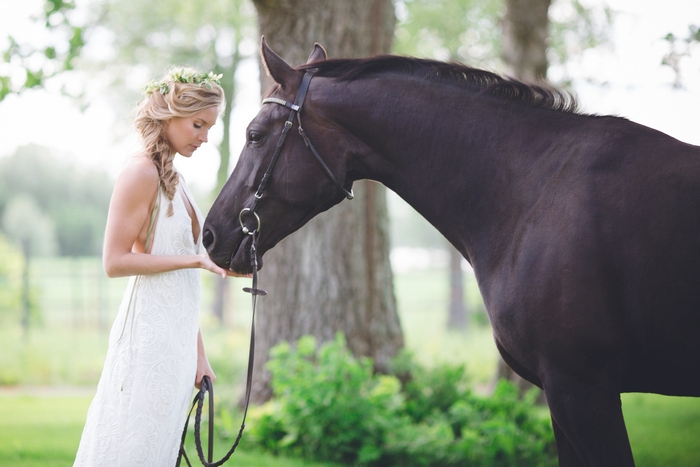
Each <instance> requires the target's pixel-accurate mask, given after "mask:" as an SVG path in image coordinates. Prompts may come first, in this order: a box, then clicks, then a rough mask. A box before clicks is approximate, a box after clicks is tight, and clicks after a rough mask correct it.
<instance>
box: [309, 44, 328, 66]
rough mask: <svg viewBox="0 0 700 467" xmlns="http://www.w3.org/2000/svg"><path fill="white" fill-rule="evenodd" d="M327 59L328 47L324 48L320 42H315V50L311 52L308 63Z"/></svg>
mask: <svg viewBox="0 0 700 467" xmlns="http://www.w3.org/2000/svg"><path fill="white" fill-rule="evenodd" d="M327 59H328V54H327V53H326V49H324V48H323V46H322V45H321V44H319V43H318V42H315V43H314V50H313V51H312V52H311V55H309V59H308V60H307V61H306V63H311V62H318V61H321V60H327Z"/></svg>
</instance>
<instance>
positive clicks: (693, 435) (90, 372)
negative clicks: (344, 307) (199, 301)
mask: <svg viewBox="0 0 700 467" xmlns="http://www.w3.org/2000/svg"><path fill="white" fill-rule="evenodd" d="M32 280H33V283H34V286H35V292H36V296H37V298H38V303H39V307H38V312H37V313H36V314H35V316H33V318H32V320H33V321H32V327H31V329H30V331H29V333H24V332H23V331H22V329H21V328H20V327H19V324H18V323H19V319H18V318H19V317H18V316H17V317H16V316H12V315H8V314H3V315H0V325H1V326H0V467H6V466H7V467H9V466H12V467H35V466H36V467H38V466H50V467H53V466H56V467H61V466H70V465H72V461H73V456H74V454H75V450H76V448H77V444H78V440H79V438H80V433H81V430H82V425H83V422H84V419H85V413H86V411H87V406H88V404H89V403H90V399H91V396H92V394H93V392H94V387H95V385H96V382H97V379H98V378H99V374H100V371H101V368H102V362H103V358H104V352H105V351H106V341H107V333H108V329H109V326H110V325H111V320H112V319H113V317H114V314H115V312H116V309H117V307H118V303H119V301H120V299H121V293H122V291H123V289H124V285H125V281H124V280H115V279H111V280H107V279H105V278H104V276H103V274H102V272H101V269H100V264H99V260H98V259H96V258H82V259H74V260H65V259H63V260H61V259H49V260H42V261H40V262H37V263H35V264H34V268H33V273H32ZM264 280H265V279H264V274H262V275H261V282H263V283H264ZM231 285H232V287H231V300H232V304H233V306H232V307H231V309H230V312H229V314H228V315H227V317H226V318H227V320H228V323H229V324H228V326H227V327H225V328H220V327H218V326H217V325H216V324H215V323H214V321H213V320H212V319H211V318H210V317H209V315H208V313H207V312H206V310H208V308H207V307H208V301H209V300H210V298H209V296H207V297H205V304H204V313H203V316H202V329H203V333H204V336H205V340H206V342H207V348H208V353H209V356H210V360H211V361H212V364H213V366H214V368H215V370H216V372H217V376H218V378H219V381H218V383H217V398H220V399H223V400H230V399H231V398H237V397H238V395H239V394H240V391H241V390H242V388H241V385H242V383H243V379H244V377H243V372H244V369H245V363H246V362H245V360H246V358H247V346H248V332H249V326H250V322H249V319H250V310H249V307H250V302H249V297H248V296H247V295H246V294H244V293H243V292H240V288H241V287H243V286H246V285H248V281H247V280H244V279H235V280H233V281H232V284H231ZM466 285H467V301H468V303H469V304H470V306H471V307H472V309H473V310H474V312H475V313H476V317H475V318H474V319H473V320H472V326H471V328H470V329H469V331H467V332H466V333H455V332H447V331H446V330H445V323H446V308H447V304H446V297H447V274H446V272H445V271H443V270H442V269H439V268H436V269H426V270H420V271H412V272H404V273H400V274H397V277H396V295H397V300H398V304H399V307H400V315H401V320H402V325H403V328H404V332H405V337H406V345H407V347H408V348H409V349H411V350H412V351H413V352H414V354H415V355H416V357H417V358H418V359H419V360H420V361H421V362H423V363H426V364H434V363H437V362H453V363H464V364H465V365H466V371H467V372H468V374H469V376H470V379H471V380H472V381H473V384H474V386H475V387H476V388H477V390H480V391H487V390H488V388H489V385H490V383H491V382H492V381H491V378H492V374H493V371H494V369H495V367H496V362H497V355H496V350H495V347H494V344H493V341H492V338H491V335H490V330H489V328H488V326H487V325H485V324H483V323H484V320H483V315H481V316H480V315H479V313H482V312H483V309H482V308H481V305H480V300H479V298H478V294H477V291H476V288H475V284H474V283H473V278H472V277H471V276H467V278H466ZM270 292H272V293H274V291H270ZM479 323H482V324H481V325H479ZM623 408H624V412H625V418H626V420H627V424H628V430H629V433H630V439H631V442H632V448H633V451H634V454H635V459H636V461H637V465H638V467H662V466H663V467H667V466H675V467H700V399H693V398H671V397H662V396H656V395H648V394H628V395H624V396H623ZM234 423H238V420H235V421H234ZM244 439H245V435H244ZM220 444H223V443H220ZM220 450H223V446H221V447H220ZM190 452H193V451H192V450H191V451H190ZM232 464H236V465H246V466H252V467H257V466H267V467H282V466H290V467H296V466H302V465H304V466H310V467H330V466H329V464H310V463H309V462H307V461H303V462H302V461H298V460H293V459H280V458H275V457H273V456H269V455H264V454H261V453H258V452H252V451H250V450H247V449H245V446H244V449H243V450H242V451H241V452H240V454H239V453H237V454H236V455H235V457H234V461H232Z"/></svg>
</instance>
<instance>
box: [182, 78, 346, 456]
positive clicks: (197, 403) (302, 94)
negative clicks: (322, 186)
mask: <svg viewBox="0 0 700 467" xmlns="http://www.w3.org/2000/svg"><path fill="white" fill-rule="evenodd" d="M313 75H314V72H313V71H306V73H305V74H304V76H303V78H302V80H301V85H300V86H299V90H298V91H297V95H296V97H295V99H294V103H293V104H290V103H289V102H287V101H284V100H282V99H277V98H275V97H268V98H266V99H263V101H262V103H263V104H279V105H283V106H285V107H287V108H288V109H290V110H291V112H290V113H289V118H287V120H286V121H285V122H284V128H283V129H282V134H281V135H280V137H279V140H278V141H277V146H276V147H275V152H274V154H273V155H272V159H271V160H270V164H269V165H268V167H267V170H266V171H265V174H264V175H263V177H262V180H261V181H260V185H259V186H258V189H257V191H256V192H255V198H254V199H253V203H252V204H251V206H250V207H249V208H243V209H242V210H241V212H240V213H239V214H238V222H239V223H240V225H241V229H242V230H243V233H244V234H247V235H250V236H251V237H252V238H251V240H252V241H251V245H250V250H251V251H250V257H251V259H250V260H251V266H252V268H253V283H252V286H251V287H245V288H244V289H243V290H244V291H245V292H248V293H250V294H251V296H252V299H253V303H252V307H253V316H252V323H251V327H250V350H249V352H248V371H247V375H246V389H245V405H244V409H243V421H242V422H241V428H240V430H239V431H238V436H237V437H236V440H235V441H234V443H233V446H231V449H230V450H229V451H228V452H227V453H226V455H224V457H223V458H221V460H219V461H216V462H213V461H212V455H213V451H214V387H213V385H212V382H211V380H210V379H209V377H208V376H205V377H204V378H203V379H202V386H201V389H200V390H199V392H198V393H197V394H196V395H195V398H194V401H193V402H192V408H191V409H190V413H189V414H188V415H187V421H186V422H185V429H184V431H183V433H182V440H181V444H180V453H179V456H178V460H177V464H176V467H179V466H180V463H181V460H182V459H183V458H184V459H185V462H187V465H189V466H191V464H190V461H189V459H188V457H187V454H186V453H185V449H184V444H185V437H186V435H187V426H188V425H189V420H190V416H191V415H192V410H194V409H195V408H196V411H195V423H194V440H195V446H196V448H197V455H198V456H199V460H200V462H201V463H202V465H203V466H204V467H218V466H220V465H222V464H224V463H225V462H226V461H228V460H229V458H230V457H231V455H232V454H233V453H234V451H235V450H236V448H237V447H238V443H239V442H240V440H241V436H243V430H244V429H245V420H246V416H247V415H248V405H249V404H250V393H251V387H252V383H253V362H254V358H255V309H256V305H257V296H258V295H260V296H264V295H267V292H266V291H264V290H262V289H260V288H258V257H257V250H256V245H257V240H258V237H259V235H260V217H259V216H258V214H257V213H256V212H255V208H256V207H257V205H258V202H259V201H260V200H261V199H262V197H263V193H264V192H265V188H267V184H268V183H269V181H270V178H271V177H272V171H273V170H274V169H275V165H277V161H278V159H279V156H280V153H281V151H282V145H283V144H284V141H285V139H287V134H289V130H291V129H292V126H293V125H294V118H296V120H297V122H298V124H299V135H300V136H301V137H302V139H303V140H304V144H306V147H307V148H309V150H310V151H311V152H312V153H313V155H314V157H316V160H317V161H318V162H319V164H321V168H322V169H323V171H324V172H325V173H326V175H328V177H330V179H331V181H333V184H334V185H335V186H336V187H337V188H338V190H340V191H341V192H342V193H343V194H344V195H345V197H346V198H347V199H353V198H354V197H355V195H354V194H353V192H352V189H350V190H349V191H348V190H346V189H345V187H343V185H342V184H341V183H340V182H339V181H338V180H337V179H336V178H335V176H334V175H333V172H331V169H329V168H328V165H326V163H325V162H324V161H323V159H322V158H321V156H320V155H319V153H318V151H317V150H316V148H315V147H314V145H313V144H312V143H311V140H310V139H309V137H308V136H307V135H306V132H305V131H304V129H303V127H302V126H301V116H300V114H301V109H302V106H303V105H304V99H305V98H306V93H307V91H308V90H309V84H310V83H311V78H313ZM246 214H248V215H251V216H253V217H254V219H255V225H254V227H253V228H252V229H250V228H248V227H247V226H246V225H245V222H244V217H245V216H246ZM234 253H235V250H234V252H233V253H231V256H232V257H233V254H234ZM229 264H230V262H229ZM207 392H208V393H209V440H208V441H209V443H208V453H207V459H206V460H205V459H204V449H203V448H202V439H201V428H200V427H201V420H202V409H203V407H204V398H205V395H206V393H207Z"/></svg>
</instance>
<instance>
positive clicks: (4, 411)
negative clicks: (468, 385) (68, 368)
mask: <svg viewBox="0 0 700 467" xmlns="http://www.w3.org/2000/svg"><path fill="white" fill-rule="evenodd" d="M81 392H82V391H81ZM91 398H92V395H83V394H65V393H61V391H58V393H57V394H53V393H52V391H51V390H42V391H40V392H39V393H36V394H32V395H26V394H24V395H23V394H14V393H10V394H7V393H6V394H0V467H70V466H72V465H73V460H74V459H75V452H76V450H77V449H78V443H79V441H80V434H81V433H82V430H83V424H84V423H85V414H86V413H87V408H88V405H90V400H91ZM244 437H245V435H244ZM192 439H193V436H192V435H191V434H190V435H189V437H188V441H189V443H188V444H189V447H188V451H187V452H188V454H189V455H190V460H191V461H192V462H193V465H198V463H197V462H195V459H194V458H196V456H197V453H196V450H195V448H194V444H193V441H192ZM229 448H230V442H228V441H227V442H226V443H223V442H218V443H217V444H216V445H215V448H214V452H215V456H216V455H218V456H221V455H223V454H224V453H225V452H226V451H228V449H229ZM205 449H206V448H205ZM215 460H218V459H215ZM229 462H230V463H231V465H245V466H247V467H334V465H333V464H329V463H315V462H309V461H306V460H301V459H289V458H284V457H275V456H272V455H270V454H265V453H259V452H250V451H245V450H242V449H238V450H236V452H235V453H234V454H233V456H232V457H231V459H230V461H229ZM183 465H184V463H183Z"/></svg>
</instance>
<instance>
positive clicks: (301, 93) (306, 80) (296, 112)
mask: <svg viewBox="0 0 700 467" xmlns="http://www.w3.org/2000/svg"><path fill="white" fill-rule="evenodd" d="M313 76H314V71H312V70H308V71H306V73H304V77H303V78H302V79H301V85H300V86H299V90H298V91H297V95H296V97H295V99H294V103H293V104H290V103H289V102H287V101H285V100H282V99H277V98H276V97H268V98H266V99H263V101H262V103H263V104H279V105H283V106H285V107H287V108H288V109H290V110H291V112H290V113H289V118H287V121H285V122H284V128H283V129H282V134H281V135H280V137H279V140H277V146H276V147H275V153H274V154H273V155H272V159H271V160H270V165H268V166H267V170H266V171H265V174H264V175H263V177H262V180H260V185H259V186H258V190H257V191H256V192H255V198H254V199H253V204H251V206H250V207H249V208H243V209H242V210H241V212H240V213H239V214H238V222H239V223H240V224H241V228H242V229H243V233H245V234H248V235H254V234H255V233H256V232H259V231H260V217H259V216H258V214H257V213H256V212H255V208H256V207H257V205H258V201H260V199H262V197H263V193H264V192H265V188H267V184H268V182H269V181H270V178H271V177H272V171H273V170H274V169H275V165H277V160H278V159H279V156H280V153H281V152H282V145H283V144H284V141H285V140H286V139H287V134H289V130H291V129H292V126H293V125H294V118H295V117H296V119H297V122H298V124H299V135H301V137H302V139H303V140H304V144H306V147H307V148H309V150H310V151H311V152H312V153H313V155H314V156H315V157H316V160H317V161H318V162H319V164H321V168H322V169H323V171H324V172H325V173H326V175H328V177H329V178H330V179H331V181H332V182H333V184H334V185H335V186H336V187H337V188H338V190H340V191H341V192H342V193H343V194H344V195H345V197H346V198H347V199H353V198H354V197H355V195H354V194H353V192H352V189H351V190H350V191H348V190H346V189H345V187H344V186H343V185H342V184H341V183H340V182H339V181H338V179H336V178H335V175H333V172H331V169H329V168H328V166H327V165H326V163H325V162H324V161H323V159H322V158H321V156H320V155H319V153H318V151H317V150H316V148H315V147H314V145H313V144H312V143H311V140H310V139H309V137H308V136H306V132H304V128H303V127H302V126H301V109H302V107H303V105H304V99H306V93H307V91H308V90H309V84H310V83H311V78H313ZM248 214H249V215H252V216H254V217H255V221H256V224H257V225H256V226H254V227H253V228H252V229H250V228H248V227H247V226H246V225H245V222H244V217H245V216H246V215H248ZM229 264H230V263H229Z"/></svg>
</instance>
